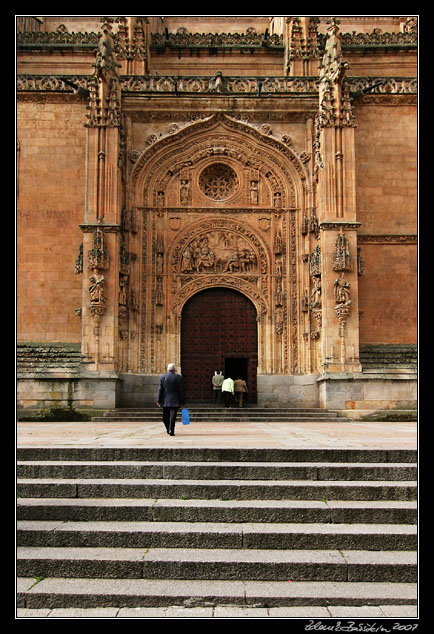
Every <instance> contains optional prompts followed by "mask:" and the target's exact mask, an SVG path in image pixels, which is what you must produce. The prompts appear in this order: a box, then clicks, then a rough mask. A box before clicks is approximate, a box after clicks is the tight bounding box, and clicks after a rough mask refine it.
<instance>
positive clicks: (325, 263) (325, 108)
mask: <svg viewBox="0 0 434 634" xmlns="http://www.w3.org/2000/svg"><path fill="white" fill-rule="evenodd" d="M347 68H348V64H347V63H346V62H344V61H343V59H342V54H341V40H340V33H339V28H338V21H337V20H335V19H334V18H332V20H331V21H330V25H329V28H328V32H327V37H326V45H325V54H324V57H323V60H322V64H321V66H320V88H319V111H318V114H317V117H316V130H315V147H316V157H315V158H316V170H317V171H316V179H317V191H318V197H317V204H318V209H317V214H318V222H319V227H320V253H318V254H317V256H319V257H320V263H319V267H320V268H319V269H317V272H316V275H318V274H319V270H320V275H321V293H322V297H321V300H322V301H321V304H322V368H321V369H322V372H323V373H335V372H339V373H342V372H343V373H348V372H361V366H360V361H359V317H358V312H359V311H358V280H357V229H358V227H359V223H358V222H357V220H356V195H355V190H356V185H355V151H354V140H355V139H354V136H355V135H354V133H355V117H354V114H353V112H352V108H351V100H350V97H349V92H348V88H347V87H346V86H345V72H346V70H347Z"/></svg>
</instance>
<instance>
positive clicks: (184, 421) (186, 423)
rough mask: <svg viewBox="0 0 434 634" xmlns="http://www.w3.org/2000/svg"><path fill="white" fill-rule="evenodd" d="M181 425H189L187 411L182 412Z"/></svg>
mask: <svg viewBox="0 0 434 634" xmlns="http://www.w3.org/2000/svg"><path fill="white" fill-rule="evenodd" d="M182 424H183V425H189V424H190V413H189V411H188V409H183V410H182Z"/></svg>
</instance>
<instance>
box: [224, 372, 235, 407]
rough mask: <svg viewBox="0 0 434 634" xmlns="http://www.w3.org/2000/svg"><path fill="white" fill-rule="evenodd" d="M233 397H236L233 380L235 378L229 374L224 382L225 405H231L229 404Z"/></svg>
mask: <svg viewBox="0 0 434 634" xmlns="http://www.w3.org/2000/svg"><path fill="white" fill-rule="evenodd" d="M233 397H234V382H233V379H231V377H230V376H228V378H227V379H225V380H224V381H223V383H222V398H223V403H224V404H225V407H229V404H230V403H231V401H232V399H233Z"/></svg>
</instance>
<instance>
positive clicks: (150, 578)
mask: <svg viewBox="0 0 434 634" xmlns="http://www.w3.org/2000/svg"><path fill="white" fill-rule="evenodd" d="M17 457H18V480H17V492H18V496H19V498H18V508H17V573H18V576H19V579H18V602H17V605H18V607H22V608H28V609H37V608H46V609H47V608H51V609H55V608H96V607H100V608H101V607H105V608H107V607H118V608H122V607H130V608H131V607H136V608H137V607H149V606H156V607H162V606H183V607H194V606H223V605H227V606H243V607H247V606H255V607H270V606H275V607H276V606H277V607H282V606H397V607H396V608H394V610H395V611H394V614H395V615H398V614H399V609H404V608H405V606H411V605H415V604H416V599H417V589H416V580H417V556H416V547H417V534H416V519H417V508H416V497H417V493H416V452H414V451H411V450H387V451H386V450H356V449H354V450H353V449H348V450H330V449H324V450H315V449H311V450H310V449H294V450H291V449H235V448H232V449H223V448H216V449H212V448H185V447H167V448H85V447H82V448H80V447H78V448H77V447H69V448H68V447H64V448H62V447H59V448H19V449H18V450H17ZM399 606H401V608H400V607H399Z"/></svg>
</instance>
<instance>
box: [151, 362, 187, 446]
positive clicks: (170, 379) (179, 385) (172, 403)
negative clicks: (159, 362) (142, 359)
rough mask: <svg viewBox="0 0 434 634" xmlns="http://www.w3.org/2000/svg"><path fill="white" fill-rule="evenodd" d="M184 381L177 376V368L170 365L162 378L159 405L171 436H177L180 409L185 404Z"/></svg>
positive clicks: (158, 398) (158, 397) (172, 364)
mask: <svg viewBox="0 0 434 634" xmlns="http://www.w3.org/2000/svg"><path fill="white" fill-rule="evenodd" d="M185 400H186V397H185V387H184V379H183V378H182V376H181V375H180V374H176V366H175V364H174V363H169V365H168V366H167V373H166V374H163V375H162V376H160V381H159V383H158V395H157V405H158V407H162V408H163V423H164V426H165V428H166V431H167V433H168V434H169V436H174V435H175V422H176V414H177V413H178V409H179V408H180V407H181V406H182V405H184V404H185Z"/></svg>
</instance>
